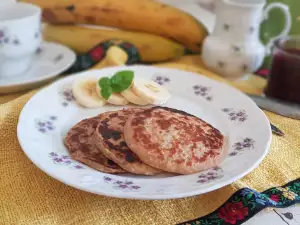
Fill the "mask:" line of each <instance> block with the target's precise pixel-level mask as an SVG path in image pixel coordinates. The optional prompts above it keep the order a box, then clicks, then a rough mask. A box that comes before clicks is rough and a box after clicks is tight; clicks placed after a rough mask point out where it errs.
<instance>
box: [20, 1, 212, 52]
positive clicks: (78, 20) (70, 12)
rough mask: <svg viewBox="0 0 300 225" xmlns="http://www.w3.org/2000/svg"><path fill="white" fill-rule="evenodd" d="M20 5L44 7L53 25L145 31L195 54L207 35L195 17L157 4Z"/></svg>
mask: <svg viewBox="0 0 300 225" xmlns="http://www.w3.org/2000/svg"><path fill="white" fill-rule="evenodd" d="M21 1H23V2H29V3H33V4H36V5H39V6H40V7H42V8H43V18H44V20H45V21H47V22H49V23H52V24H92V25H102V26H110V27H116V28H120V29H124V30H131V31H142V32H147V33H152V34H156V35H161V36H163V37H167V38H170V39H173V40H176V41H178V42H179V43H182V44H183V45H184V46H186V47H187V48H189V49H190V50H193V51H195V52H200V50H201V45H202V42H203V40H204V38H205V37H206V35H207V30H206V29H205V27H204V26H203V25H202V24H201V23H199V22H198V21H197V20H196V19H195V18H194V17H192V16H191V15H189V14H187V13H185V12H183V11H181V10H179V9H177V8H175V7H172V6H168V5H165V4H163V3H160V2H158V1H155V0H126V1H121V0H88V1H84V0H51V1H45V0H21ZM66 37H67V36H66ZM67 38H68V37H67ZM85 41H87V40H85Z"/></svg>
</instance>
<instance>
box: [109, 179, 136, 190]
mask: <svg viewBox="0 0 300 225" xmlns="http://www.w3.org/2000/svg"><path fill="white" fill-rule="evenodd" d="M103 179H104V181H105V182H106V183H110V184H112V185H113V187H114V188H117V189H127V190H139V189H140V188H141V187H140V186H138V185H136V184H134V183H133V182H132V181H128V180H126V181H120V180H115V179H113V178H111V177H107V176H104V177H103Z"/></svg>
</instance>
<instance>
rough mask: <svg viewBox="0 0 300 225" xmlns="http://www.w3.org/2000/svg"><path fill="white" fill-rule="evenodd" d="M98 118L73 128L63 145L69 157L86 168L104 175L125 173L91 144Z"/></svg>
mask: <svg viewBox="0 0 300 225" xmlns="http://www.w3.org/2000/svg"><path fill="white" fill-rule="evenodd" d="M99 122H100V120H99V117H93V118H90V119H85V120H82V121H81V122H79V123H78V124H76V125H75V126H73V127H72V128H71V129H70V130H69V132H68V134H67V136H66V137H65V140H64V143H65V146H66V147H67V149H68V151H69V152H70V154H71V157H72V158H73V159H74V160H77V161H80V162H82V163H84V164H86V165H87V166H89V167H91V168H94V169H96V170H99V171H101V172H105V173H125V172H126V171H124V170H123V169H122V168H121V167H119V166H118V165H117V164H116V163H114V162H113V161H112V160H110V159H108V158H107V157H105V156H104V155H103V154H102V152H101V151H99V149H98V148H97V147H95V145H94V143H93V138H92V137H93V135H94V133H95V131H96V128H97V126H98V123H99Z"/></svg>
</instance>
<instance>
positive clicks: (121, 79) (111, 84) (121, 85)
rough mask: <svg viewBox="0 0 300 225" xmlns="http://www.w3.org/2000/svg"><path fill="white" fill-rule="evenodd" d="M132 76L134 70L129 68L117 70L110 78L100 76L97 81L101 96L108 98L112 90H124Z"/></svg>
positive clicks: (129, 83)
mask: <svg viewBox="0 0 300 225" xmlns="http://www.w3.org/2000/svg"><path fill="white" fill-rule="evenodd" d="M133 78H134V72H133V71H131V70H124V71H120V72H117V73H116V74H114V75H113V76H112V77H111V78H108V77H103V78H101V79H100V80H99V82H98V85H99V86H100V88H101V96H102V97H103V98H105V99H106V100H108V99H109V97H110V96H111V95H112V93H113V92H116V93H120V92H122V91H125V90H126V89H128V88H129V87H130V86H131V84H132V81H133Z"/></svg>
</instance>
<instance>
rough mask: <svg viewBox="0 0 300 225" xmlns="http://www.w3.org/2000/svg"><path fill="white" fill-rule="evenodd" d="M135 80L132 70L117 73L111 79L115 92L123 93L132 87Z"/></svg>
mask: <svg viewBox="0 0 300 225" xmlns="http://www.w3.org/2000/svg"><path fill="white" fill-rule="evenodd" d="M133 78H134V72H133V71H130V70H124V71H120V72H117V73H116V74H115V75H114V76H112V78H111V79H110V82H111V87H112V91H113V92H122V91H125V90H126V89H128V88H129V87H130V86H131V83H132V81H133Z"/></svg>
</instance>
